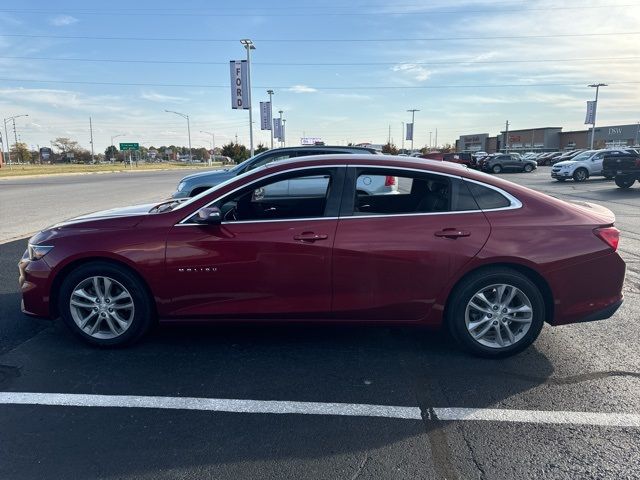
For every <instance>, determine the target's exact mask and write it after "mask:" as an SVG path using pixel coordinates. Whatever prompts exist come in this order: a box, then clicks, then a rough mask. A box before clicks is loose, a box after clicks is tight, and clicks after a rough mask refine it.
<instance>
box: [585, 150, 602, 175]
mask: <svg viewBox="0 0 640 480" xmlns="http://www.w3.org/2000/svg"><path fill="white" fill-rule="evenodd" d="M603 160H604V152H598V153H596V154H595V155H593V156H592V157H591V158H590V159H589V162H587V166H588V168H589V175H602V163H603Z"/></svg>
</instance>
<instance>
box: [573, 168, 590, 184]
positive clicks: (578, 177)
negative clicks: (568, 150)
mask: <svg viewBox="0 0 640 480" xmlns="http://www.w3.org/2000/svg"><path fill="white" fill-rule="evenodd" d="M588 177H589V172H587V169H586V168H579V169H577V170H576V171H575V172H573V180H574V181H576V182H584V181H585V180H586V179H587V178H588Z"/></svg>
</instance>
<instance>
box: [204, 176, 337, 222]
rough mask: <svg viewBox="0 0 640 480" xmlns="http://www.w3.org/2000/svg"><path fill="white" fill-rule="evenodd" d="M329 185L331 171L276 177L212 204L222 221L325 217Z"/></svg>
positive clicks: (331, 181) (331, 177) (330, 182)
mask: <svg viewBox="0 0 640 480" xmlns="http://www.w3.org/2000/svg"><path fill="white" fill-rule="evenodd" d="M332 183H333V172H332V171H331V170H319V171H314V172H313V173H312V174H310V173H309V172H307V171H305V172H298V173H297V174H292V175H285V178H284V179H283V176H282V175H279V176H278V177H277V179H267V180H265V181H262V182H256V183H254V184H252V185H251V186H248V187H247V188H245V189H242V190H240V191H239V192H236V193H234V194H232V195H230V196H228V197H226V198H223V199H221V200H219V201H218V202H216V205H217V206H219V208H220V210H221V211H222V216H223V221H225V222H240V221H257V220H286V219H297V218H317V217H323V216H324V215H325V210H326V207H327V201H328V196H329V193H330V190H331V185H332Z"/></svg>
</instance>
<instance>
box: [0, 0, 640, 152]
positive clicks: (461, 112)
mask: <svg viewBox="0 0 640 480" xmlns="http://www.w3.org/2000/svg"><path fill="white" fill-rule="evenodd" d="M242 38H250V39H252V40H253V42H254V44H255V46H256V50H253V51H252V97H253V105H254V137H255V144H256V145H257V144H258V143H260V142H262V143H265V144H268V143H269V132H265V131H260V123H259V108H258V106H259V102H260V101H265V100H267V99H268V98H267V93H266V90H267V89H269V88H271V89H273V90H274V91H275V94H274V98H273V102H274V105H273V107H274V111H278V110H283V111H284V118H286V119H287V124H286V127H287V145H297V144H299V142H300V138H301V137H303V136H307V137H320V138H321V139H322V140H324V141H325V142H326V143H327V144H345V143H347V142H354V143H361V142H371V143H378V144H380V143H386V141H387V139H388V137H389V131H390V136H391V139H392V141H393V142H394V143H395V144H396V145H398V146H401V144H402V124H403V122H410V121H411V114H410V113H408V112H407V110H408V109H418V110H419V112H416V117H415V145H416V147H417V146H423V145H427V144H429V143H430V142H431V144H434V143H435V132H436V130H437V131H438V138H437V141H438V144H440V145H442V144H445V143H453V142H455V139H456V138H458V137H459V136H460V135H463V134H476V133H489V134H491V135H495V134H497V133H499V132H500V131H501V130H503V129H504V125H505V121H507V120H508V121H509V124H510V129H520V128H530V127H545V126H559V127H563V128H564V130H565V131H567V130H577V129H584V128H585V126H584V125H583V121H584V115H585V109H586V105H585V102H586V101H587V100H591V99H593V96H594V93H595V92H594V89H592V88H589V87H587V85H588V84H591V83H594V82H603V83H607V84H609V86H607V87H604V88H602V89H601V90H600V101H599V105H598V124H599V125H620V124H629V123H636V122H638V121H640V1H638V0H609V1H608V2H604V1H602V0H594V1H591V0H584V1H575V0H570V1H566V2H562V1H553V2H552V1H546V0H543V1H524V2H523V1H484V0H467V1H465V0H463V1H444V0H434V1H428V2H427V1H423V2H419V1H416V0H396V1H393V0H389V1H386V2H385V1H381V0H371V1H367V2H364V1H362V0H353V1H349V2H338V1H336V0H327V1H325V2H318V1H309V0H296V1H292V0H286V1H277V0H272V1H271V2H263V1H255V0H246V1H244V2H228V1H225V2H222V1H208V2H206V1H194V0H183V1H181V2H166V1H161V0H155V1H153V2H151V1H146V0H145V1H136V2H123V1H121V0H114V1H110V2H86V1H82V2H81V1H61V2H50V1H46V2H45V1H35V0H33V1H32V0H21V1H20V2H12V3H11V4H9V3H7V2H3V4H2V5H0V117H2V118H7V117H10V116H13V115H22V114H28V117H20V118H18V119H16V129H17V134H18V135H19V140H20V141H23V142H25V143H27V145H29V146H33V147H38V146H47V145H49V142H50V141H51V140H53V139H54V138H56V137H60V136H65V137H71V138H72V139H74V140H77V141H78V142H80V144H81V145H82V146H84V147H86V148H89V117H91V119H92V123H93V135H94V146H95V150H96V152H101V151H104V149H105V148H106V147H107V146H108V145H109V144H110V143H111V137H112V136H118V137H117V138H116V140H115V143H118V142H139V143H141V144H143V145H145V146H152V145H153V146H160V145H169V144H176V145H186V144H187V125H186V121H185V120H184V119H182V118H181V117H179V116H177V115H173V114H170V113H165V110H175V111H179V112H182V113H186V114H188V115H189V116H190V118H191V138H192V144H193V146H194V147H198V146H206V147H210V146H211V141H212V138H211V135H209V134H207V133H201V132H213V133H214V134H215V141H216V145H218V146H219V145H221V144H223V143H227V142H229V141H230V140H234V139H235V138H236V135H237V138H238V140H239V141H240V142H241V143H244V144H247V145H248V142H249V116H248V112H247V111H246V110H245V111H243V110H232V109H231V93H230V87H229V83H230V75H229V61H230V60H240V59H243V58H245V56H246V52H245V50H244V48H243V47H242V45H241V44H240V42H239V40H240V39H242ZM9 130H10V132H9V137H10V140H11V141H13V132H12V125H11V123H10V124H9ZM3 136H4V132H3ZM407 145H408V143H407Z"/></svg>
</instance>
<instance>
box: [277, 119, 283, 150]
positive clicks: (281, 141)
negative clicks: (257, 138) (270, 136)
mask: <svg viewBox="0 0 640 480" xmlns="http://www.w3.org/2000/svg"><path fill="white" fill-rule="evenodd" d="M278 113H279V114H280V137H278V138H279V139H280V146H281V147H282V137H284V135H282V133H283V132H282V130H283V128H282V110H278Z"/></svg>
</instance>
